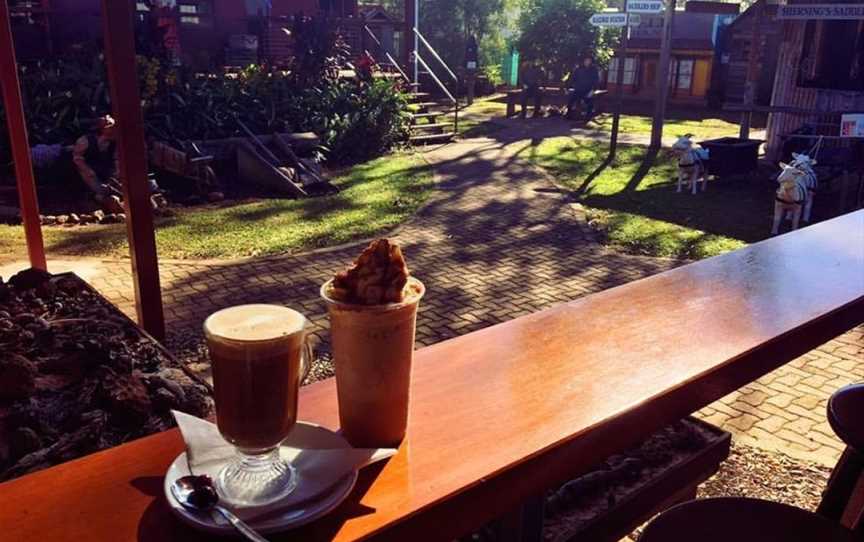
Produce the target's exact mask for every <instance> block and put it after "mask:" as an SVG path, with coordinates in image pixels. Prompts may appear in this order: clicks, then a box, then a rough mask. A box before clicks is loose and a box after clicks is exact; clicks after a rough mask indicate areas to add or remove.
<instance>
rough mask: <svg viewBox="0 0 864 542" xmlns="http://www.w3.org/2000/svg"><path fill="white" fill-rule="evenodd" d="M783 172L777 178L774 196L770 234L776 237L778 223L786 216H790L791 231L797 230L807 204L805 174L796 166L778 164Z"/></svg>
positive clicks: (778, 227)
mask: <svg viewBox="0 0 864 542" xmlns="http://www.w3.org/2000/svg"><path fill="white" fill-rule="evenodd" d="M780 167H781V168H783V171H781V172H780V176H779V177H777V182H778V183H780V188H778V189H777V192H776V193H775V195H774V225H773V227H772V228H771V234H772V235H777V233H778V232H779V231H780V222H781V221H782V220H783V217H784V216H786V215H787V214H791V215H792V229H793V230H797V229H798V223H799V221H800V220H801V212H802V210H803V208H804V207H805V205H806V204H807V194H808V190H807V181H806V180H805V178H806V176H807V174H806V173H805V172H804V171H803V170H801V169H799V168H798V167H796V166H793V165H790V164H784V163H783V162H780Z"/></svg>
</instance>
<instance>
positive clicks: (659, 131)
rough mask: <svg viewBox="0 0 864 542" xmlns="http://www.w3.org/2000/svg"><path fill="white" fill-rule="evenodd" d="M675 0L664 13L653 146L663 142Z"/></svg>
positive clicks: (657, 146) (658, 145)
mask: <svg viewBox="0 0 864 542" xmlns="http://www.w3.org/2000/svg"><path fill="white" fill-rule="evenodd" d="M675 5H676V1H675V0H669V1H668V2H666V11H665V12H664V13H663V35H662V41H661V44H660V45H661V47H660V63H659V65H658V68H659V70H658V71H659V73H658V74H657V101H656V102H655V103H654V121H653V123H652V125H651V148H652V149H659V148H660V146H661V145H662V144H663V121H664V118H665V117H666V98H667V97H668V96H669V65H670V64H671V63H672V25H673V24H675Z"/></svg>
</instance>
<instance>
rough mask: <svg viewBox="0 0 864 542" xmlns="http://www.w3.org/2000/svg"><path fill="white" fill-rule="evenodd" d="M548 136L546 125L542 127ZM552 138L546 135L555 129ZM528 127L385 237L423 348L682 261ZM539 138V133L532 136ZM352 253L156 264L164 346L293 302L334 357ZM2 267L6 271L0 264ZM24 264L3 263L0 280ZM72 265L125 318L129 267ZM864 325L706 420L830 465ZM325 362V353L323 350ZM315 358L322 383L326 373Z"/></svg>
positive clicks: (452, 166) (466, 164)
mask: <svg viewBox="0 0 864 542" xmlns="http://www.w3.org/2000/svg"><path fill="white" fill-rule="evenodd" d="M547 131H548V130H544V133H545V132H547ZM553 131H554V130H553ZM524 134H525V127H524V125H516V126H513V125H511V126H510V127H508V128H506V129H505V130H502V131H500V132H496V133H495V134H494V136H495V138H496V139H485V140H484V139H474V140H469V141H466V142H460V143H454V144H451V145H448V146H444V147H441V148H438V149H434V150H431V151H429V152H428V153H427V155H426V156H427V159H428V160H429V161H430V162H432V163H433V164H435V168H436V174H437V176H438V178H439V184H438V185H437V189H436V194H435V196H433V199H432V201H431V203H429V204H428V205H427V206H426V207H424V208H423V209H422V210H421V212H420V213H419V214H418V215H417V216H416V217H415V218H414V219H413V220H412V221H411V222H410V223H409V224H407V225H406V226H405V227H403V228H402V229H400V230H399V231H398V232H397V233H396V234H395V235H394V236H393V237H395V239H396V241H397V242H399V243H400V244H402V245H403V246H404V250H405V254H406V256H407V258H408V260H409V265H410V266H411V267H412V269H413V272H414V273H415V274H416V275H417V276H418V277H419V278H421V279H422V280H423V281H424V282H425V283H426V285H427V292H428V293H427V297H426V299H424V302H423V303H422V308H421V313H420V316H419V321H418V326H419V327H418V334H417V335H418V342H419V343H420V344H421V345H428V344H432V343H434V342H437V341H442V340H445V339H448V338H451V337H454V336H457V335H460V334H464V333H468V332H470V331H474V330H477V329H480V328H483V327H486V326H489V325H493V324H496V323H500V322H504V321H506V320H510V319H512V318H516V317H518V316H522V315H525V314H528V313H531V312H535V311H538V310H541V309H544V308H547V307H549V306H552V305H554V304H556V303H561V302H565V301H568V300H571V299H574V298H576V297H579V296H581V295H586V294H590V293H593V292H597V291H600V290H604V289H606V288H610V287H613V286H616V285H619V284H622V283H625V282H629V281H632V280H636V279H639V278H642V277H645V276H648V275H651V274H654V273H657V272H660V271H664V270H667V269H669V268H671V267H673V266H675V265H677V264H678V262H674V261H671V260H662V259H655V258H647V257H638V256H629V255H623V254H619V253H617V252H612V251H609V250H607V249H605V248H603V247H602V246H600V245H599V244H597V243H596V242H595V241H594V240H593V238H592V236H591V233H590V230H588V229H587V228H586V227H585V225H584V220H583V219H582V217H581V214H580V212H579V210H578V209H576V208H574V207H573V206H571V205H569V204H568V203H567V202H566V200H565V199H564V198H565V197H564V196H563V195H562V193H561V192H560V191H558V190H557V189H556V187H555V186H554V184H553V183H552V181H551V179H550V178H549V177H548V176H547V175H545V174H543V173H542V172H541V171H539V170H537V169H536V168H534V167H533V166H531V165H530V164H528V163H526V162H525V161H524V160H522V159H520V158H518V157H517V156H516V151H518V150H519V149H521V148H523V147H524V146H525V145H529V144H531V142H530V141H525V140H523V136H524ZM532 135H533V136H535V137H536V134H532ZM358 251H359V245H357V244H354V245H352V246H347V247H340V248H336V249H331V250H325V251H317V252H314V253H308V254H304V255H298V256H284V257H277V258H270V259H253V260H244V261H234V262H162V264H161V267H160V270H161V276H162V284H163V289H164V300H165V309H166V318H167V321H168V329H169V335H170V337H169V342H171V343H173V344H174V346H175V347H179V346H182V344H181V343H188V342H189V338H190V337H191V338H192V339H191V340H192V343H193V344H195V345H198V344H200V331H199V330H200V326H201V322H202V321H203V320H204V318H205V317H206V316H207V315H208V314H210V313H212V312H213V311H214V310H217V309H219V308H222V307H227V306H230V305H235V304H239V303H250V302H275V303H283V304H286V305H290V306H292V307H295V308H298V309H299V310H301V311H302V312H304V313H305V314H306V315H308V316H309V318H310V319H311V320H312V322H313V323H314V324H315V326H316V328H317V333H318V335H319V336H320V337H321V340H322V341H321V345H320V346H319V351H322V352H324V353H326V352H327V350H328V345H327V343H326V337H327V334H326V332H324V331H325V328H326V326H327V321H326V317H325V307H324V306H323V304H322V303H321V302H320V301H319V299H318V288H319V286H320V284H322V283H323V282H324V281H325V280H327V279H328V278H329V277H330V276H332V274H333V272H334V271H336V270H338V269H341V268H342V267H344V266H345V265H347V264H348V263H350V261H351V260H352V259H353V258H354V257H355V256H356V254H357V253H358ZM0 263H3V262H2V261H0ZM18 265H20V263H18V264H12V265H8V266H6V267H5V269H4V268H3V267H0V275H4V276H5V275H8V273H9V271H10V270H11V269H12V268H13V267H15V266H18ZM51 266H52V267H51V270H52V271H55V272H58V271H63V270H66V269H74V270H76V271H77V272H79V274H81V275H82V276H83V277H84V278H85V279H87V280H89V281H90V282H91V283H92V284H93V285H94V286H95V287H96V288H97V289H99V290H100V291H101V292H102V293H104V294H105V295H106V296H107V297H108V298H110V299H111V300H112V301H114V302H115V303H117V304H118V306H120V307H121V309H123V310H124V311H126V312H128V313H130V314H131V313H133V312H134V308H133V294H132V286H131V276H130V271H129V264H128V262H126V261H119V262H118V261H101V260H93V259H86V260H70V261H53V262H51ZM862 352H864V328H859V329H857V330H855V331H852V332H850V333H847V334H846V335H843V336H841V337H839V338H838V339H836V340H834V341H831V342H830V343H828V344H826V345H824V346H823V347H821V348H819V349H817V350H814V351H813V352H811V353H809V354H807V355H806V356H804V357H802V358H800V359H798V360H796V361H794V362H792V363H791V364H789V365H787V366H786V367H783V368H781V369H779V370H777V371H775V372H773V373H771V374H769V375H767V376H766V377H764V378H763V379H761V380H759V381H758V382H756V383H754V384H752V385H750V386H747V387H745V388H743V389H742V390H740V391H739V392H736V393H734V394H732V395H730V396H728V397H726V398H724V399H723V400H721V401H718V402H716V403H714V404H713V405H711V406H710V407H708V408H706V409H704V410H703V411H702V412H701V413H700V415H701V416H702V417H704V418H706V419H708V420H709V421H712V422H714V423H716V424H718V425H720V426H721V427H724V428H726V429H727V430H730V431H732V432H733V433H735V434H736V436H737V438H739V439H740V440H742V441H744V442H747V443H750V444H755V445H757V446H760V447H763V448H766V449H771V450H781V451H783V452H785V453H788V454H790V455H793V456H797V457H803V458H806V459H812V460H816V461H819V462H822V463H825V464H832V463H833V461H834V460H835V459H836V457H837V456H838V455H839V452H840V451H841V449H842V448H841V445H840V443H839V441H837V439H836V438H835V437H834V436H833V434H832V432H831V430H830V428H829V427H828V425H827V422H825V419H824V418H825V416H824V412H825V401H826V399H827V397H828V396H829V395H830V393H831V392H832V391H834V390H835V389H837V388H838V387H840V386H842V385H844V384H847V383H849V382H852V381H856V380H862V379H864V364H861V363H860V362H861V360H862ZM325 359H326V356H325ZM329 371H330V368H329V366H328V364H327V362H326V361H323V362H322V363H320V364H319V366H318V367H317V368H316V375H317V376H319V377H321V376H326V375H327V374H329Z"/></svg>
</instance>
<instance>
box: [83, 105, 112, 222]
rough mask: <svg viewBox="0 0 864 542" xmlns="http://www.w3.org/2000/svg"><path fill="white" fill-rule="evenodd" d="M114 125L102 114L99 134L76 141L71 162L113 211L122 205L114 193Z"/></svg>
mask: <svg viewBox="0 0 864 542" xmlns="http://www.w3.org/2000/svg"><path fill="white" fill-rule="evenodd" d="M114 127H115V123H114V119H113V118H111V116H110V115H105V116H104V117H99V119H98V120H97V121H96V133H92V134H87V135H83V136H81V137H79V138H78V141H76V142H75V146H74V147H73V149H72V163H73V164H75V168H76V169H77V170H78V174H79V175H80V176H81V180H82V181H84V184H85V185H86V186H87V188H88V189H90V191H91V192H92V193H93V197H94V198H95V199H96V201H97V202H98V203H99V204H100V205H101V206H102V207H104V208H105V210H106V211H108V212H110V213H122V212H124V210H123V204H122V203H121V202H120V197H119V195H118V194H117V193H115V192H116V188H115V187H116V186H119V183H118V182H117V172H118V166H117V143H116V140H115V133H114Z"/></svg>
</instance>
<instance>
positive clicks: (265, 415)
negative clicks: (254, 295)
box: [204, 304, 312, 506]
mask: <svg viewBox="0 0 864 542" xmlns="http://www.w3.org/2000/svg"><path fill="white" fill-rule="evenodd" d="M204 335H205V336H206V339H207V347H208V349H209V351H210V360H211V366H212V369H213V388H214V395H215V400H216V425H217V426H218V428H219V432H220V433H221V434H222V436H223V437H224V438H225V440H227V441H228V442H229V443H231V444H233V445H234V447H235V448H236V450H237V453H236V455H235V457H234V458H233V459H232V460H231V461H230V462H229V463H228V465H226V466H225V467H224V468H223V469H222V470H221V471H220V473H219V476H218V478H217V480H216V487H217V489H218V491H219V493H220V494H221V496H222V497H223V498H224V499H225V500H226V501H228V502H229V503H232V504H235V505H240V506H259V505H263V504H267V503H270V502H273V501H276V500H278V499H280V498H282V497H284V496H286V495H288V494H289V493H291V492H292V491H293V490H294V488H295V487H297V473H296V470H295V468H294V467H293V466H292V465H291V463H290V462H289V461H287V460H285V459H284V458H282V457H281V456H280V453H279V445H280V444H281V443H282V441H284V440H285V439H286V438H287V437H288V434H289V433H290V432H291V430H292V429H293V428H294V425H295V424H296V423H297V402H298V394H299V388H300V383H301V382H302V381H303V380H304V379H305V378H306V375H308V373H309V369H310V368H311V365H312V348H311V346H310V344H309V341H308V340H307V339H308V335H309V322H308V320H307V319H306V318H305V317H304V316H303V315H302V314H300V313H299V312H297V311H295V310H293V309H289V308H287V307H282V306H279V305H264V304H257V305H240V306H236V307H230V308H227V309H223V310H220V311H218V312H215V313H213V314H212V315H210V316H209V317H208V318H207V320H206V321H205V322H204Z"/></svg>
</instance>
